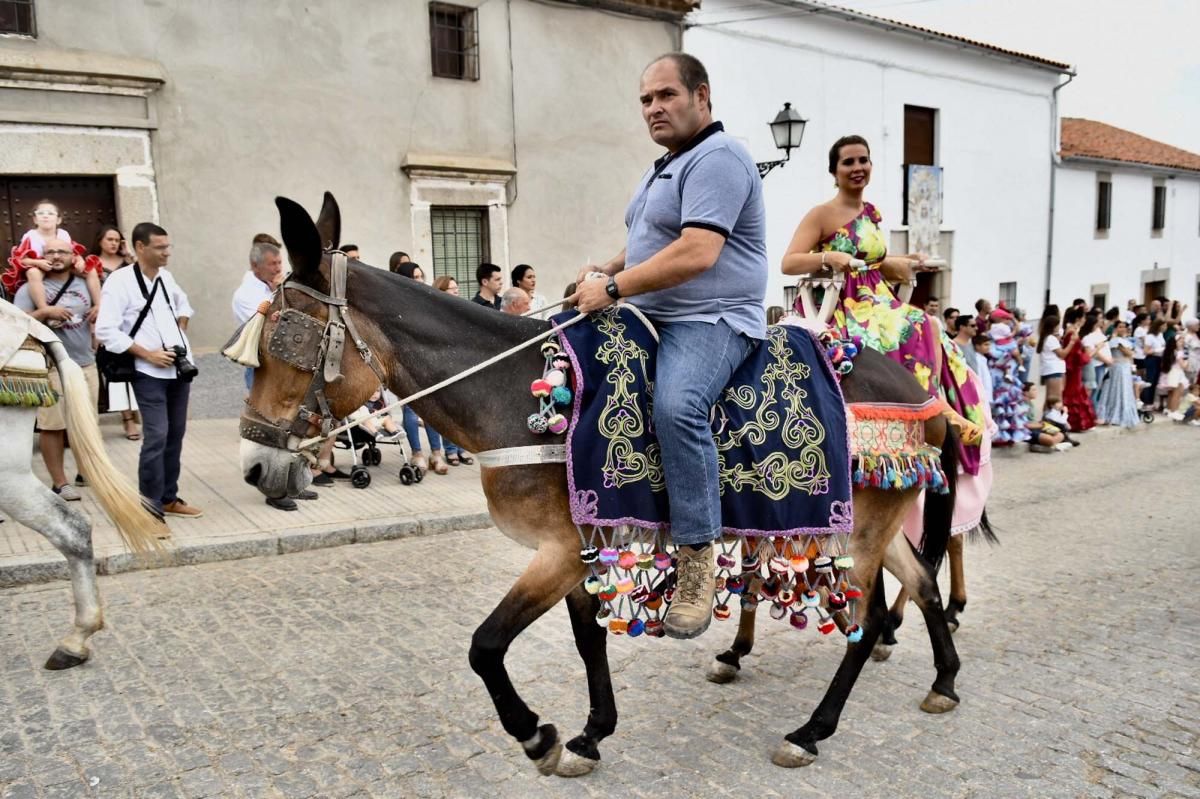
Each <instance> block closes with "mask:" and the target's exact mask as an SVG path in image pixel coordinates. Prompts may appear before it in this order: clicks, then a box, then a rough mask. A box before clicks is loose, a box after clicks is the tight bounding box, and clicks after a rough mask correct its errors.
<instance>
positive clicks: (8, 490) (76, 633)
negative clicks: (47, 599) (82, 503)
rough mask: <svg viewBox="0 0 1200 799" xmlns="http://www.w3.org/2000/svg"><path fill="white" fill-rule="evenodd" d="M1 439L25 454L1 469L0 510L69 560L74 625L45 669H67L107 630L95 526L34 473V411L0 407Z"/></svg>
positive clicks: (87, 651)
mask: <svg viewBox="0 0 1200 799" xmlns="http://www.w3.org/2000/svg"><path fill="white" fill-rule="evenodd" d="M0 438H2V439H3V440H4V441H5V443H6V444H7V445H11V449H10V451H12V452H16V453H21V454H22V456H23V457H22V458H21V462H20V465H17V464H13V463H11V462H10V463H9V464H8V465H7V466H5V465H0V508H3V510H4V511H5V512H6V513H7V514H8V515H9V516H10V517H11V518H12V519H14V520H15V521H18V522H20V523H21V524H23V525H25V526H26V527H28V528H30V529H32V530H36V531H37V532H39V533H41V534H42V535H44V536H45V537H46V539H47V540H48V541H49V542H50V543H51V544H53V545H54V548H55V549H57V550H58V551H59V552H61V553H62V554H63V557H65V558H66V559H67V569H68V571H69V573H70V576H71V590H72V592H73V593H74V595H75V625H74V629H73V630H72V631H71V632H70V633H69V634H68V635H67V636H66V637H65V638H63V639H62V641H60V642H59V645H58V648H57V649H56V650H55V651H54V654H53V655H51V656H50V659H49V660H47V661H46V668H47V669H55V670H57V669H69V668H71V667H72V666H78V665H79V664H81V663H83V662H84V661H86V660H87V659H88V657H89V656H90V655H91V651H90V650H89V649H88V646H87V642H88V639H89V638H91V637H92V635H93V634H94V633H95V632H96V631H97V630H99V629H100V628H101V627H103V626H104V616H103V612H102V611H101V609H100V592H99V591H98V590H97V588H96V569H95V563H94V561H93V558H92V525H91V522H89V521H88V519H87V517H85V516H84V515H83V514H81V513H79V512H78V511H76V510H73V509H72V508H71V507H70V506H68V505H67V503H66V502H64V501H63V500H62V499H61V498H59V497H58V496H57V495H56V494H55V493H54V492H53V491H51V490H50V489H49V488H47V487H46V486H44V485H43V484H42V482H41V481H40V480H38V479H37V478H36V477H34V476H33V473H32V472H31V471H30V469H29V460H28V456H24V453H28V452H30V451H31V450H32V449H33V413H32V412H31V411H28V410H25V409H16V408H4V409H0Z"/></svg>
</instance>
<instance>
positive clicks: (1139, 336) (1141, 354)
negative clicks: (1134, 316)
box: [1133, 327, 1150, 360]
mask: <svg viewBox="0 0 1200 799" xmlns="http://www.w3.org/2000/svg"><path fill="white" fill-rule="evenodd" d="M1149 330H1150V328H1148V327H1139V328H1138V329H1137V330H1134V331H1133V357H1134V358H1137V359H1139V360H1140V359H1142V358H1145V357H1146V333H1148V332H1149Z"/></svg>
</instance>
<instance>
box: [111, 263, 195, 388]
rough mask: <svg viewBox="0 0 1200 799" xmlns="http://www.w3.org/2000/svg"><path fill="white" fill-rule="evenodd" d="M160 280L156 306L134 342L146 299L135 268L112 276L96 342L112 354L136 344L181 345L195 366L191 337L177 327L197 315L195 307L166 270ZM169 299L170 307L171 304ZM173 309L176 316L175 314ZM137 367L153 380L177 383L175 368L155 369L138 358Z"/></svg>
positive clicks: (148, 285)
mask: <svg viewBox="0 0 1200 799" xmlns="http://www.w3.org/2000/svg"><path fill="white" fill-rule="evenodd" d="M143 279H145V278H144V276H143ZM157 279H158V280H161V281H162V285H161V286H159V288H158V291H157V292H155V293H154V304H153V305H151V306H150V312H149V313H147V314H146V319H145V321H143V322H142V326H141V327H140V328H138V331H137V336H136V339H133V338H130V337H129V331H130V330H131V329H132V328H133V323H134V322H136V321H137V318H138V314H139V313H141V312H142V307H143V306H145V304H146V299H145V297H143V296H142V291H141V289H140V288H139V287H138V281H137V272H136V270H135V269H134V267H132V266H129V267H126V268H124V269H118V270H117V271H116V272H113V273H112V274H111V275H109V276H108V280H106V281H104V288H103V289H102V290H101V293H100V297H101V301H100V313H99V314H97V316H96V338H97V339H99V341H100V343H101V344H103V345H104V347H105V349H107V350H108V351H109V352H125V351H126V350H127V349H129V348H130V347H132V346H133V344H134V342H135V340H136V342H137V344H138V346H141V347H144V348H145V349H148V350H161V349H164V348H167V349H169V348H170V347H173V346H175V345H177V344H179V345H182V346H184V347H186V348H187V351H188V357H189V359H191V360H192V362H193V363H194V362H195V355H194V354H192V349H191V345H190V344H189V343H188V340H187V336H186V335H184V333H183V331H181V330H180V329H179V327H178V325H177V324H176V318H177V317H184V316H186V317H189V318H190V317H191V316H192V314H193V313H194V311H193V310H192V306H191V303H189V302H188V298H187V294H184V292H183V289H181V288H179V284H178V283H176V282H175V278H174V277H172V276H171V273H170V272H168V271H167V270H166V269H159V270H158V278H157ZM163 289H166V291H165V292H164V291H163ZM151 290H153V283H152V282H151V281H149V280H146V291H151ZM168 296H169V297H170V304H168V302H167V298H168ZM172 308H173V309H174V311H175V313H174V314H172V313H171V310H172ZM134 366H135V368H136V369H137V370H138V371H139V372H141V373H142V374H144V375H149V376H150V377H157V378H161V379H163V380H173V379H175V366H174V365H171V366H155V365H154V364H152V363H150V362H149V361H145V360H142V359H141V358H135V359H134Z"/></svg>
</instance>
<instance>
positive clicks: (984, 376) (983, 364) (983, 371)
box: [975, 352, 992, 407]
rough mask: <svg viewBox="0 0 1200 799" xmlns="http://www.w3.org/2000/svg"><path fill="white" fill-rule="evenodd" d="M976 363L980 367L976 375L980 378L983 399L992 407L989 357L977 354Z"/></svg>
mask: <svg viewBox="0 0 1200 799" xmlns="http://www.w3.org/2000/svg"><path fill="white" fill-rule="evenodd" d="M975 363H976V364H977V365H978V367H979V368H978V370H976V372H975V374H976V376H977V377H979V387H980V389H982V393H983V397H982V399H983V401H984V402H986V403H987V404H988V406H989V407H990V406H991V404H992V370H991V368H990V367H989V366H988V359H987V356H986V355H983V354H981V353H978V352H977V353H975Z"/></svg>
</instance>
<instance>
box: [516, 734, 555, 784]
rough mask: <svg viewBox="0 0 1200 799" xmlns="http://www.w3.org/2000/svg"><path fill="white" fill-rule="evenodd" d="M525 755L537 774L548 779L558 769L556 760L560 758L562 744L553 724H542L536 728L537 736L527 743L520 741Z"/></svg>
mask: <svg viewBox="0 0 1200 799" xmlns="http://www.w3.org/2000/svg"><path fill="white" fill-rule="evenodd" d="M521 746H522V747H523V748H524V749H525V755H526V756H527V757H528V758H529V759H530V760H532V761H533V765H534V766H535V767H536V768H537V770H538V774H541V775H542V776H543V777H549V776H550V775H551V774H553V773H554V770H555V769H556V768H557V767H558V759H559V758H560V757H562V750H563V748H562V742H561V741H559V740H558V730H557V729H556V728H555V726H554V725H553V724H543V725H542V726H540V727H538V731H537V734H536V735H534V736H533V737H532V738H530V739H529V740H528V741H521Z"/></svg>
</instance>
